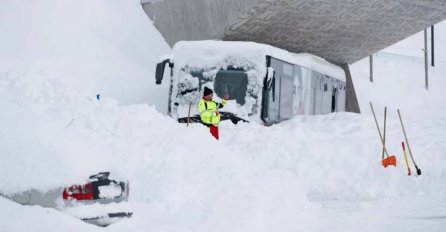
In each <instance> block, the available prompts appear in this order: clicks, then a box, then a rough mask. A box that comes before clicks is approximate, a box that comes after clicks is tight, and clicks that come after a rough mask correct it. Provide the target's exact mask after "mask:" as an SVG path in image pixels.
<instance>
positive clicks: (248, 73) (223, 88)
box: [155, 40, 346, 125]
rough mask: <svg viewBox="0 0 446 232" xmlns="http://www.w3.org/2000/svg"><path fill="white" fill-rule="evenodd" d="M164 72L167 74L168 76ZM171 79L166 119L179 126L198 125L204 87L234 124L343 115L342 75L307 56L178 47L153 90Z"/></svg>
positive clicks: (202, 45) (249, 45)
mask: <svg viewBox="0 0 446 232" xmlns="http://www.w3.org/2000/svg"><path fill="white" fill-rule="evenodd" d="M166 67H169V68H170V72H168V71H165V70H167V69H166ZM167 75H169V76H170V84H169V95H168V114H169V115H170V116H171V117H172V118H174V119H176V120H178V121H179V122H200V116H199V113H198V110H197V104H198V102H199V100H200V99H201V98H202V97H203V96H202V93H203V89H204V87H205V86H206V87H208V88H211V89H213V90H214V100H216V101H217V102H219V100H220V98H223V96H229V101H228V103H227V104H226V105H225V106H224V108H222V109H220V111H219V113H220V115H221V119H222V120H231V121H232V122H233V123H237V122H239V121H243V122H257V123H262V124H264V125H272V124H275V123H279V122H282V121H284V120H288V119H291V118H293V117H295V116H296V115H318V114H328V113H334V112H343V111H345V106H346V74H345V72H344V70H343V69H342V68H341V67H339V66H337V65H335V64H332V63H330V62H328V61H326V60H324V59H322V58H320V57H317V56H315V55H311V54H308V53H299V54H296V53H291V52H288V51H286V50H283V49H280V48H276V47H273V46H270V45H266V44H260V43H254V42H241V41H240V42H239V41H212V40H205V41H180V42H177V43H176V44H175V45H174V47H173V52H172V54H171V55H168V56H164V57H163V59H162V61H161V62H160V63H158V64H157V66H156V72H155V79H156V84H161V83H162V80H163V78H164V76H167Z"/></svg>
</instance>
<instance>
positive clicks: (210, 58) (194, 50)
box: [171, 40, 345, 81]
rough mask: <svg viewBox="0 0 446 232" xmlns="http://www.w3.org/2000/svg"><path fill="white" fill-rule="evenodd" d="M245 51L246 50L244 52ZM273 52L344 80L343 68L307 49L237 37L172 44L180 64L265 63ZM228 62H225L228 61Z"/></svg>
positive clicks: (222, 65)
mask: <svg viewBox="0 0 446 232" xmlns="http://www.w3.org/2000/svg"><path fill="white" fill-rule="evenodd" d="M241 51H243V52H241ZM267 55H268V56H272V57H275V58H277V59H281V60H283V61H286V62H290V63H293V64H298V65H300V66H303V67H306V68H309V69H312V70H315V71H317V72H319V73H324V74H326V75H329V76H331V77H334V78H337V79H339V80H341V81H345V73H344V70H342V68H340V67H339V66H337V65H334V64H331V63H330V62H328V61H326V60H324V59H322V58H320V57H317V56H315V55H311V54H308V53H299V54H295V53H291V52H288V51H285V50H283V49H280V48H276V47H273V46H270V45H267V44H261V43H255V42H238V41H216V40H203V41H180V42H177V43H176V44H175V46H174V48H173V55H172V58H171V59H172V60H173V62H174V63H175V65H178V66H179V67H185V66H190V67H202V66H203V67H205V68H213V67H228V66H229V65H236V66H235V67H240V66H237V64H244V65H246V64H250V65H246V66H245V67H243V66H241V67H242V68H259V67H264V66H265V57H266V56H267ZM225 62H226V63H225Z"/></svg>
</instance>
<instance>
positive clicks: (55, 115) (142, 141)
mask: <svg viewBox="0 0 446 232" xmlns="http://www.w3.org/2000/svg"><path fill="white" fill-rule="evenodd" d="M0 93H2V95H1V98H0V99H2V100H1V105H2V109H4V112H6V113H5V114H2V115H3V116H2V117H3V118H2V120H0V123H1V126H2V128H6V130H4V131H3V132H2V133H1V134H0V135H1V137H0V139H1V140H2V141H7V142H5V143H2V146H3V149H2V151H5V153H3V154H2V159H3V160H4V161H5V163H7V165H5V166H4V167H2V169H0V172H1V173H0V176H2V177H6V179H7V180H8V181H6V182H2V183H1V184H2V185H1V187H0V189H1V190H2V192H4V193H10V192H15V191H21V190H25V189H27V188H37V189H41V190H45V189H51V188H52V187H55V186H60V185H67V184H72V183H73V182H75V183H76V182H82V181H83V180H84V179H85V177H87V176H88V175H90V174H92V173H94V172H97V171H104V170H110V171H112V172H118V173H120V174H121V175H123V176H125V177H126V178H127V179H129V181H130V183H131V193H130V202H129V204H130V206H129V207H130V208H131V209H132V211H134V216H133V217H132V218H130V219H128V220H123V221H121V222H119V223H117V224H113V225H112V226H110V227H109V230H117V231H118V230H123V229H126V230H131V231H138V230H140V231H145V230H152V229H153V230H163V231H166V230H167V231H209V230H213V231H228V230H231V231H246V230H257V231H273V230H289V229H291V230H307V231H314V230H317V229H318V227H317V226H316V224H315V223H316V222H318V223H322V224H326V225H331V224H333V223H335V221H332V220H331V219H330V218H332V217H333V215H336V214H341V215H345V214H347V215H349V213H347V212H348V209H349V207H353V208H354V209H355V212H357V213H356V214H353V215H362V216H364V217H366V216H367V215H369V216H370V214H373V213H372V212H376V211H378V212H386V215H387V216H388V217H389V218H390V219H389V220H392V218H394V217H395V215H397V214H400V213H401V212H402V211H404V208H401V206H399V205H400V204H405V205H409V206H410V207H414V208H417V207H420V205H421V203H420V204H419V202H420V201H421V200H424V199H431V200H430V201H428V202H427V203H425V204H423V205H424V206H426V205H429V207H438V206H437V203H439V202H445V199H446V195H445V194H443V193H442V189H444V188H445V187H446V186H445V185H444V184H443V183H444V182H443V181H442V180H443V179H444V178H445V177H446V173H445V172H444V170H442V167H444V165H446V158H445V157H444V156H443V155H442V153H443V152H444V151H445V150H446V141H445V139H444V138H445V137H444V131H445V129H446V121H445V120H444V119H441V118H438V119H436V120H429V121H427V120H423V119H420V118H408V120H407V121H406V126H407V128H406V130H407V132H408V133H409V138H410V139H411V146H412V149H413V151H414V153H415V157H416V160H417V162H418V165H419V166H420V167H421V169H422V170H423V175H422V176H420V177H407V175H406V168H405V166H404V165H403V163H402V162H403V158H402V152H401V148H400V142H401V141H402V139H403V135H402V132H401V129H400V126H399V124H398V121H397V118H396V117H395V116H389V119H388V134H387V144H388V149H389V151H390V152H391V153H393V154H396V155H397V156H398V162H399V163H398V167H397V168H388V169H383V168H382V167H381V166H380V163H379V162H380V156H381V147H380V143H379V140H378V135H377V133H376V131H375V130H376V129H375V125H374V124H373V123H374V122H373V119H372V117H371V116H370V115H367V114H365V115H356V114H350V113H339V114H331V115H325V116H311V117H310V116H307V117H304V116H302V117H298V118H296V119H294V120H291V121H288V122H284V123H282V124H279V125H274V126H272V127H264V126H261V125H258V124H254V123H251V124H240V125H237V126H234V125H232V124H230V123H222V125H221V137H222V138H221V141H219V142H217V141H215V140H213V139H212V138H211V136H210V135H209V133H208V131H207V128H205V127H203V126H201V125H197V124H193V125H190V126H189V127H186V126H185V125H183V124H178V123H176V122H175V121H173V120H172V119H170V118H168V117H165V116H163V115H161V114H160V113H158V112H157V111H156V110H155V109H154V108H153V107H149V106H147V105H128V106H119V105H117V103H116V102H115V101H113V100H112V99H103V100H101V101H97V100H96V99H95V98H94V96H93V97H92V96H90V95H89V93H88V92H82V91H78V90H77V89H76V88H74V87H73V86H72V85H70V84H69V83H65V81H63V79H60V78H53V77H51V76H47V75H39V74H9V75H7V76H2V78H0ZM439 97H441V96H439ZM432 110H433V111H435V109H432ZM403 116H405V114H404V115H403ZM380 121H381V122H382V117H381V116H380ZM17 167H21V168H20V169H18V168H17ZM412 170H413V169H412ZM413 171H414V170H413ZM389 200H390V201H397V202H398V204H396V203H389ZM330 202H334V203H333V204H336V202H338V203H339V204H340V205H337V206H336V205H335V206H329V207H328V208H327V206H326V205H327V204H328V205H331V204H332V203H330ZM342 202H350V203H351V204H352V205H345V203H342ZM352 202H355V203H352ZM2 204H4V205H6V206H8V207H11V206H10V203H5V202H4V201H3V202H2ZM330 207H335V208H336V207H338V208H337V210H335V209H333V208H330ZM389 207H392V211H390V212H393V213H389ZM370 210H373V211H372V212H370ZM438 210H439V211H438V212H440V211H441V209H438ZM12 211H13V212H12V214H15V215H19V214H20V212H21V211H22V208H15V209H13V210H12ZM429 212H430V211H422V212H421V213H419V212H416V213H413V214H408V213H406V214H405V217H425V216H429ZM33 215H36V216H37V215H40V217H41V216H42V215H43V214H42V213H40V212H36V213H35V214H33ZM350 216H352V215H350ZM49 217H51V218H56V217H59V216H54V217H53V216H49ZM354 217H356V216H354ZM321 218H322V219H321ZM324 218H325V219H324ZM266 219H268V220H266ZM339 220H340V219H339ZM357 220H358V223H353V224H351V223H347V222H344V223H345V226H350V227H352V229H358V228H361V226H362V224H361V223H360V222H361V220H364V219H361V217H359V218H357ZM31 221H32V220H30V221H27V220H25V221H24V223H31ZM362 222H364V221H362ZM4 225H5V226H6V227H7V228H8V229H11V230H13V231H14V230H15V231H18V230H19V228H21V227H13V226H11V224H4ZM66 225H67V226H68V227H70V226H71V225H72V224H71V222H70V223H68V222H67V224H66ZM377 225H378V224H371V225H369V226H368V227H365V228H364V229H365V230H367V229H368V230H369V231H373V230H376V229H379V228H380V227H377ZM399 225H404V224H399ZM424 225H425V226H426V225H427V226H428V228H430V229H432V231H440V230H438V229H436V228H441V227H438V224H436V223H434V224H429V223H427V224H424ZM440 225H441V224H440ZM81 226H83V224H82V222H80V221H79V224H74V225H73V228H74V229H73V230H76V229H78V228H80V227H81ZM48 228H49V230H50V229H51V228H52V227H51V226H50V225H48ZM337 228H338V229H336V228H335V229H334V230H335V231H336V230H338V231H343V228H345V227H337ZM396 228H397V229H398V228H400V229H401V228H404V226H402V227H398V226H397V227H396ZM417 228H418V227H417ZM96 229H97V228H91V230H92V231H94V230H96ZM87 231H88V230H87Z"/></svg>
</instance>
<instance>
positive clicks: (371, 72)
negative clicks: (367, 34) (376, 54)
mask: <svg viewBox="0 0 446 232" xmlns="http://www.w3.org/2000/svg"><path fill="white" fill-rule="evenodd" d="M370 82H372V83H373V54H372V55H370Z"/></svg>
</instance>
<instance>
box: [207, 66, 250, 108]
mask: <svg viewBox="0 0 446 232" xmlns="http://www.w3.org/2000/svg"><path fill="white" fill-rule="evenodd" d="M247 88H248V75H247V74H246V72H245V71H243V70H223V69H221V70H219V71H218V72H217V75H216V77H215V81H214V91H215V93H217V95H218V96H219V97H224V96H226V95H227V96H229V99H231V100H236V102H237V103H238V104H240V105H244V104H245V97H246V90H247Z"/></svg>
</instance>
